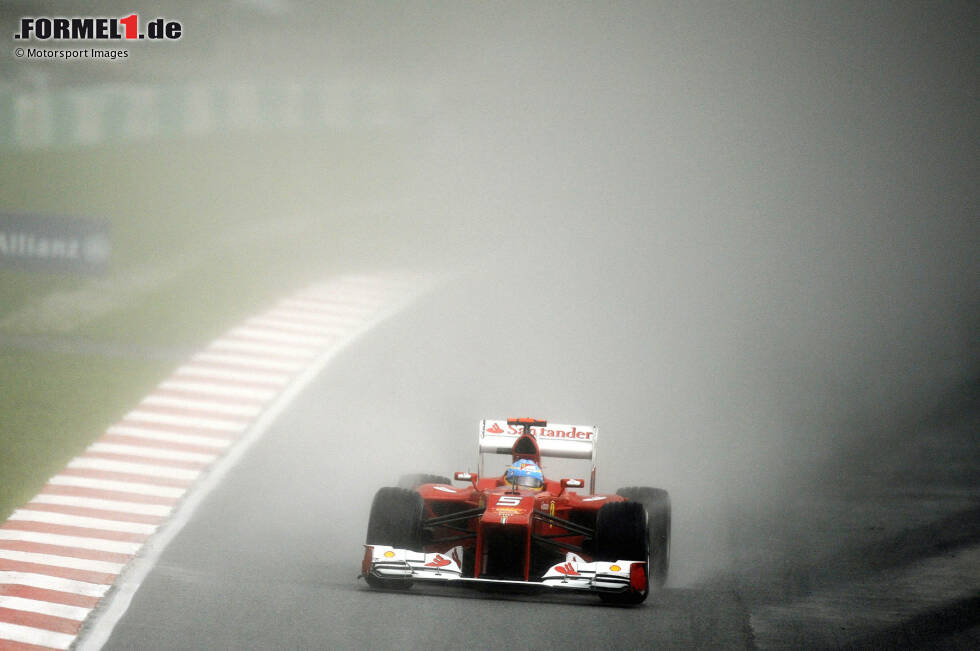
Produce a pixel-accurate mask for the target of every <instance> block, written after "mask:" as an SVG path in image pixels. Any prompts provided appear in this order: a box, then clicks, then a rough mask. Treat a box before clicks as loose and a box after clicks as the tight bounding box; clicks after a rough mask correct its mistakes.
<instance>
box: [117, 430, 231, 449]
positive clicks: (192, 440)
mask: <svg viewBox="0 0 980 651" xmlns="http://www.w3.org/2000/svg"><path fill="white" fill-rule="evenodd" d="M106 434H114V435H116V436H128V437H131V438H134V439H147V440H150V441H161V442H167V443H182V444H187V445H200V446H207V447H210V448H219V449H220V448H226V447H228V446H229V445H231V441H230V440H229V439H226V438H218V437H211V436H195V435H194V434H180V433H178V432H168V431H166V430H156V429H149V428H146V427H137V426H131V425H113V426H112V427H110V428H109V429H107V430H106Z"/></svg>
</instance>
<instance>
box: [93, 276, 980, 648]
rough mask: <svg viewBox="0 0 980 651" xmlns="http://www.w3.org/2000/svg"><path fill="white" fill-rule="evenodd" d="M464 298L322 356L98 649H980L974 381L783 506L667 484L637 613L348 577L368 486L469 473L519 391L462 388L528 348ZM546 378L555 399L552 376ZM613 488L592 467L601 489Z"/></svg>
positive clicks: (435, 304)
mask: <svg viewBox="0 0 980 651" xmlns="http://www.w3.org/2000/svg"><path fill="white" fill-rule="evenodd" d="M466 294H467V290H466V289H465V288H463V289H457V290H455V291H450V292H449V293H448V295H443V296H440V297H436V298H434V299H430V300H427V301H425V302H423V303H422V304H421V305H420V306H418V307H417V308H415V309H413V310H411V311H410V312H409V313H407V314H405V315H402V316H401V317H397V318H396V319H395V320H393V321H391V322H389V323H387V324H385V325H383V326H382V327H381V328H379V329H378V330H376V331H375V332H374V333H372V334H370V335H368V336H367V337H365V338H364V339H363V340H362V341H361V342H360V344H358V345H355V346H353V347H351V348H350V349H349V350H348V351H347V352H346V353H345V354H344V355H343V356H342V357H341V358H339V359H338V360H337V361H336V362H335V363H334V364H333V365H332V366H330V367H329V368H328V370H327V371H326V372H325V373H324V374H323V376H322V377H321V378H319V380H318V381H317V382H315V383H314V384H313V385H311V386H310V388H309V389H308V390H307V391H306V392H305V393H304V394H303V395H302V396H301V397H300V399H299V400H298V401H297V402H296V403H295V407H294V408H293V409H292V410H290V411H289V412H288V413H287V414H286V415H284V416H283V417H282V418H281V419H280V421H279V422H278V423H276V425H275V426H274V427H273V428H272V429H271V431H270V432H269V433H268V435H267V436H266V437H265V438H264V439H263V440H262V441H260V442H259V443H258V444H257V445H255V446H254V448H253V449H252V450H251V451H250V453H249V454H248V455H247V457H246V458H245V459H244V460H243V461H242V463H241V464H240V465H239V466H237V467H236V468H235V469H234V470H233V471H232V472H231V473H230V474H229V475H228V477H227V479H226V481H225V482H224V483H223V484H222V485H221V486H219V487H218V488H217V489H216V490H215V491H214V492H213V493H212V494H211V495H210V497H209V498H208V499H207V500H206V501H205V502H204V504H203V505H202V506H201V507H200V508H199V509H198V511H197V513H196V514H195V517H194V518H193V519H192V521H191V522H190V523H188V525H187V526H186V527H185V528H184V530H183V531H182V532H181V533H180V535H178V536H177V537H176V539H175V540H174V541H173V542H172V543H171V545H170V546H169V547H168V548H167V550H166V551H165V552H164V553H163V555H162V558H161V560H160V562H159V563H158V565H157V566H156V568H155V569H154V570H153V572H151V573H150V575H149V576H148V578H147V580H146V581H145V583H144V584H143V586H142V587H141V589H140V590H139V592H138V593H137V594H136V596H135V598H134V599H133V602H132V605H131V607H130V609H129V611H128V612H127V613H126V615H125V616H124V617H123V619H122V620H121V621H120V623H119V624H118V626H117V627H116V629H115V631H114V633H113V635H112V637H111V638H110V640H109V642H108V644H107V645H106V648H107V649H278V648H283V649H326V648H358V649H366V648H379V649H388V648H390V649H396V648H397V649H451V648H464V647H468V648H495V649H500V648H789V647H811V648H834V647H847V646H852V647H855V648H896V647H897V648H907V647H921V648H971V647H972V648H975V647H976V645H977V644H978V643H980V626H978V623H980V620H978V615H977V612H978V608H977V605H978V604H977V595H978V593H980V592H978V591H980V569H978V568H980V563H977V562H976V561H977V552H976V550H977V548H978V545H980V524H978V522H980V498H978V489H977V485H978V481H977V479H978V462H977V448H978V443H977V442H976V440H975V438H976V437H975V434H974V435H971V434H970V432H974V433H975V432H976V431H978V427H977V426H978V418H977V409H976V396H975V391H974V390H972V389H971V388H969V387H967V388H966V389H964V390H963V391H962V392H960V393H959V394H955V395H951V396H949V397H948V398H947V399H946V401H945V402H944V403H942V404H941V405H940V406H939V408H937V409H936V410H934V411H933V412H931V414H930V415H928V416H927V417H923V418H921V419H919V420H917V421H916V422H914V423H912V424H911V425H910V428H909V430H908V431H905V432H903V433H902V439H901V440H902V444H901V445H892V444H890V443H889V441H887V440H880V439H873V438H872V439H869V440H867V441H866V444H865V447H864V448H860V447H857V448H853V449H851V450H850V452H849V453H848V455H847V456H846V457H842V458H838V459H836V460H834V459H831V460H830V461H828V462H827V466H826V470H825V472H826V473H829V474H828V475H827V477H828V479H830V481H827V482H824V483H820V482H818V483H816V484H814V485H811V486H809V487H805V488H800V489H799V490H798V491H796V492H794V493H791V494H784V495H782V499H781V500H779V502H778V503H777V502H776V501H775V500H773V501H772V502H771V503H770V504H763V505H762V506H760V505H758V504H757V505H752V506H745V507H742V508H740V507H738V506H731V505H727V506H726V507H725V508H720V509H716V510H715V511H711V513H710V515H711V516H712V519H713V525H712V526H711V527H710V528H706V529H704V530H702V529H701V528H700V527H702V522H703V519H698V518H699V517H702V518H703V514H700V515H692V513H694V512H695V511H698V512H699V513H700V510H701V509H700V507H699V506H698V505H697V504H692V503H691V500H689V499H685V488H684V485H683V484H681V483H679V482H678V481H677V480H676V478H672V479H671V480H670V481H669V482H666V485H667V487H668V488H670V489H671V490H672V492H673V493H674V495H675V539H674V542H675V549H674V551H673V564H674V567H673V575H672V576H673V578H672V581H671V583H670V585H668V587H667V589H665V590H664V591H662V592H660V593H658V594H655V595H653V596H651V598H650V599H649V600H648V601H647V603H646V604H645V605H644V606H642V607H639V608H629V609H622V608H611V607H604V606H601V605H599V603H598V601H597V600H593V599H591V598H540V597H527V596H518V595H483V594H479V593H473V592H467V591H458V590H436V589H425V590H413V591H411V592H409V593H379V592H374V591H370V590H368V588H367V587H366V586H365V585H364V583H363V581H358V580H357V579H356V575H357V573H358V569H359V561H360V557H361V547H360V544H361V542H362V541H363V535H364V530H365V527H366V520H367V512H368V506H369V503H370V500H371V498H372V496H373V493H374V491H375V490H376V488H377V487H379V486H382V485H386V484H392V483H394V481H395V479H396V477H397V476H398V475H399V474H400V473H402V472H412V471H417V472H445V473H446V474H449V473H450V472H451V471H452V470H454V469H456V468H455V467H454V466H456V465H462V466H465V465H466V464H467V463H468V462H470V461H474V460H475V459H474V457H475V455H474V450H475V443H476V438H477V428H476V425H477V421H478V419H479V418H481V417H485V416H488V417H489V416H507V415H511V414H510V413H509V412H507V409H506V407H504V406H502V405H504V403H505V402H507V401H508V400H515V397H514V395H512V394H509V393H508V390H507V389H501V388H500V387H506V386H508V385H509V384H510V385H512V384H514V383H515V382H511V383H508V382H494V383H491V384H490V385H488V386H487V387H486V390H485V391H484V393H483V394H482V395H480V396H479V397H478V398H475V399H474V398H473V394H472V393H470V392H469V391H468V390H467V388H466V387H464V386H462V385H461V382H462V381H463V380H461V378H465V377H467V376H468V374H471V373H475V374H477V375H480V374H494V373H497V372H498V371H496V370H495V369H496V368H497V365H498V364H503V363H504V362H505V357H506V356H507V355H510V354H516V353H520V352H522V351H520V350H512V349H508V348H507V342H508V341H510V339H509V337H511V336H513V333H512V332H510V331H504V332H501V333H498V334H496V335H495V334H494V333H493V332H492V329H487V330H483V331H482V332H474V331H473V328H475V327H476V326H475V324H477V323H479V322H480V320H479V319H478V318H475V317H473V318H466V317H459V316H458V315H457V316H454V317H452V318H450V315H452V314H453V312H452V310H454V309H456V308H458V307H459V305H460V304H461V303H462V302H464V301H463V298H462V297H463V296H465V295H466ZM542 345H543V344H542ZM517 384H520V383H517ZM542 386H545V385H542ZM547 386H548V392H549V394H552V395H553V394H555V393H556V392H558V391H559V389H560V387H559V386H551V384H547ZM521 388H522V390H526V387H521ZM581 390H582V389H581V388H578V389H574V391H581ZM548 400H553V402H543V403H538V402H535V401H531V402H526V403H520V404H518V405H517V407H516V411H520V412H522V413H523V411H524V410H525V409H534V411H535V414H536V415H537V414H542V415H545V416H547V415H549V414H547V413H543V412H544V411H545V410H547V408H549V407H551V408H555V407H562V406H564V405H563V403H562V402H561V400H560V399H557V398H553V397H551V396H550V395H549V397H548ZM538 404H543V405H544V408H545V409H540V408H536V406H537V405H538ZM626 408H628V405H626V404H618V405H612V406H611V409H626ZM512 411H513V410H512ZM491 412H492V413H491ZM498 412H506V413H498ZM555 415H556V416H562V417H563V416H564V415H563V414H555ZM573 416H578V414H577V413H576V414H573ZM460 419H463V422H462V424H461V423H460V422H459V421H460ZM599 420H600V419H598V418H597V419H596V421H599ZM393 426H394V428H395V431H392V430H393ZM460 429H461V431H457V430H460ZM604 434H605V435H606V438H605V439H604V440H603V439H600V440H602V441H603V443H604V444H605V445H604V446H603V448H602V455H603V457H604V458H605V459H606V460H609V463H610V465H612V466H613V467H614V468H616V467H617V466H616V465H615V464H614V463H613V462H612V458H613V457H615V456H616V454H617V449H616V447H617V446H616V443H615V442H613V441H612V439H613V438H614V436H615V435H614V433H613V431H610V429H608V428H607V430H605V431H604ZM651 454H652V452H651ZM602 467H603V466H602V463H601V461H600V471H601V469H602ZM817 474H819V473H817ZM355 475H357V476H355ZM630 480H633V478H632V477H630V478H628V479H627V480H624V481H630ZM650 483H657V482H655V481H654V480H652V479H651V482H650ZM617 485H619V482H617V481H616V478H615V477H609V476H608V474H607V475H606V476H603V475H600V488H601V489H602V490H612V489H614V488H615V487H616V486H617ZM716 516H717V517H716ZM721 520H723V521H721ZM704 539H710V540H712V541H713V542H712V543H711V544H710V545H709V544H706V543H704V542H703V540H704Z"/></svg>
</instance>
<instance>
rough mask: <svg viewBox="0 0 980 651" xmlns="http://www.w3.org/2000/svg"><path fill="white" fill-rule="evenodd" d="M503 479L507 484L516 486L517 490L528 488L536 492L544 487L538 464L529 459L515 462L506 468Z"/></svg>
mask: <svg viewBox="0 0 980 651" xmlns="http://www.w3.org/2000/svg"><path fill="white" fill-rule="evenodd" d="M504 477H505V478H506V479H507V483H508V484H511V485H517V486H518V487H519V488H530V489H532V490H536V491H537V490H541V488H542V487H543V486H544V473H542V472H541V468H539V467H538V464H536V463H534V462H533V461H531V460H530V459H518V460H517V461H515V462H514V463H513V464H512V465H510V466H508V467H507V472H506V473H504Z"/></svg>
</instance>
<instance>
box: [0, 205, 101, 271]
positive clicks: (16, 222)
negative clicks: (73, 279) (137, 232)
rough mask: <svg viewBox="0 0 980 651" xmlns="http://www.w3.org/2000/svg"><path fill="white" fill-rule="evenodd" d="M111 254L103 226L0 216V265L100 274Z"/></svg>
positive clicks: (70, 220)
mask: <svg viewBox="0 0 980 651" xmlns="http://www.w3.org/2000/svg"><path fill="white" fill-rule="evenodd" d="M110 252H111V246H110V241H109V226H108V224H107V223H106V222H104V221H100V220H95V219H87V218H82V217H57V216H51V215H10V214H4V213H0V265H3V266H4V267H13V268H17V269H23V270H25V271H48V272H61V273H100V272H103V271H105V269H106V267H107V265H108V263H109V256H110Z"/></svg>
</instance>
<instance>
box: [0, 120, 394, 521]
mask: <svg viewBox="0 0 980 651" xmlns="http://www.w3.org/2000/svg"><path fill="white" fill-rule="evenodd" d="M389 136H390V134H389ZM402 150H403V148H401V147H399V145H398V143H397V141H396V140H395V138H394V137H387V136H386V137H385V138H379V137H377V135H375V136H372V137H365V134H361V135H360V136H354V135H350V134H347V135H339V134H319V135H315V136H309V135H306V134H293V135H285V136H284V135H281V134H264V135H261V136H248V137H245V136H241V135H238V136H215V137H210V138H206V139H200V140H193V141H190V140H188V141H173V142H167V143H143V144H139V145H124V146H115V147H95V148H88V149H78V150H71V151H49V152H37V153H23V152H22V153H16V152H4V153H3V155H2V156H0V211H5V212H17V213H41V214H44V213H49V214H65V215H84V216H91V217H98V218H104V219H108V220H109V222H110V224H111V238H112V244H113V258H112V263H111V267H110V270H109V271H108V273H107V274H106V275H105V276H103V277H100V278H87V277H76V276H68V275H55V274H40V273H37V274H31V273H24V272H20V271H15V270H0V378H2V390H0V418H2V422H3V426H2V428H0V521H2V520H3V519H5V518H6V517H7V516H8V515H9V513H10V512H11V511H12V510H13V509H14V508H17V507H18V506H19V505H21V504H23V503H24V501H25V500H27V499H29V498H30V497H31V496H32V495H34V494H35V493H36V492H37V490H38V489H39V488H40V487H41V486H42V485H43V484H44V482H45V481H46V480H47V478H48V477H50V476H51V475H53V474H55V473H56V472H57V471H58V470H60V468H61V467H63V465H64V463H65V462H66V461H67V460H68V459H70V458H72V457H73V456H75V455H76V454H78V452H79V451H81V450H83V449H84V448H85V446H86V445H88V444H89V443H90V442H91V441H92V440H94V439H95V438H97V437H98V436H99V435H100V434H101V433H102V432H103V431H104V430H105V428H106V427H107V426H108V425H110V424H112V423H113V422H115V421H116V420H118V418H119V417H120V416H121V415H122V414H123V413H125V411H126V410H128V409H129V408H131V407H132V406H133V405H134V404H135V403H136V402H137V401H138V400H139V398H140V397H141V396H143V395H145V394H146V393H148V392H149V391H150V390H151V389H152V387H153V386H154V385H155V384H156V383H157V382H159V380H160V379H162V378H163V377H165V376H166V375H167V374H168V373H169V372H170V371H171V370H172V369H173V368H174V367H175V366H176V365H177V364H178V363H179V361H180V360H179V357H177V356H175V357H174V358H173V359H172V360H171V361H166V360H165V361H159V359H158V358H159V355H158V352H159V351H161V350H162V351H168V350H194V349H196V348H199V347H201V346H203V345H204V344H206V343H207V342H208V341H209V340H210V339H212V338H214V337H216V336H218V335H220V334H221V333H222V332H224V331H225V330H227V329H228V328H229V327H230V326H232V325H234V324H235V323H237V322H238V321H240V320H241V319H242V318H244V317H246V316H247V315H249V314H253V313H255V312H257V311H260V310H261V309H263V308H264V307H266V306H267V305H268V304H269V303H270V302H271V301H272V300H274V299H275V297H277V296H280V295H282V294H283V293H285V292H288V291H290V290H291V289H293V288H295V287H297V286H300V285H302V284H304V283H307V282H311V281H313V280H316V279H320V278H322V277H324V276H326V275H329V274H331V273H333V272H342V271H345V270H350V269H359V268H369V267H374V266H383V265H384V264H386V263H388V262H390V261H391V259H392V256H393V255H394V251H396V250H398V249H403V248H405V244H404V241H403V240H400V241H394V242H393V241H392V240H391V239H390V238H387V236H386V233H387V231H388V228H389V226H390V224H389V223H388V222H387V221H386V219H387V218H386V217H383V216H378V215H369V216H367V217H364V218H362V217H361V216H360V215H358V213H357V211H356V209H355V206H357V205H358V204H361V203H364V202H365V201H386V200H391V199H395V198H396V197H395V193H396V192H397V188H398V186H399V178H400V177H399V169H400V166H401V163H400V162H399V158H398V156H397V155H396V154H398V153H399V152H401V151H402ZM144 277H145V278H146V279H147V280H146V281H145V282H142V281H139V282H137V281H134V279H137V280H138V279H140V278H144ZM52 294H61V295H66V296H68V297H74V298H73V300H75V301H76V302H77V303H78V304H77V305H74V306H73V303H72V302H71V301H68V307H67V308H64V309H62V311H60V312H57V313H56V314H54V313H52V314H54V316H52V315H51V314H47V313H45V312H43V311H41V312H40V313H39V314H40V316H38V317H37V318H36V319H34V320H29V319H28V320H26V321H24V320H21V321H18V320H17V319H16V318H14V317H17V316H18V315H22V314H23V313H24V311H27V312H28V313H32V314H33V312H31V310H32V309H33V308H34V307H36V304H37V301H38V300H39V299H41V298H42V297H45V296H50V295H52ZM106 296H108V297H109V298H110V299H111V300H109V301H108V307H107V308H105V309H101V310H99V311H98V312H97V313H95V314H88V316H84V318H83V317H82V316H80V315H85V314H86V313H85V308H86V303H91V302H92V301H90V300H88V299H92V298H100V299H101V298H104V297H106ZM10 319H13V320H10ZM3 337H6V338H5V339H3ZM25 338H27V339H28V340H30V345H31V346H32V349H31V350H27V349H24V348H23V346H24V345H25V344H24V339H25ZM49 339H53V340H56V341H57V342H58V343H59V346H57V347H53V348H51V349H47V350H46V349H45V341H46V340H49ZM35 340H36V341H35ZM72 342H81V343H83V344H84V345H81V346H77V347H75V348H77V350H76V349H73V347H72ZM93 344H94V345H93ZM99 344H106V345H107V350H114V349H113V348H112V347H113V346H114V345H122V346H123V347H125V348H126V350H130V351H133V354H131V355H128V356H126V357H118V356H117V357H112V356H108V354H106V355H99V354H96V353H93V352H92V351H98V350H99V348H98V346H99ZM140 350H146V351H148V352H150V353H154V354H147V355H145V356H141V355H140V354H139V351H140Z"/></svg>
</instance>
